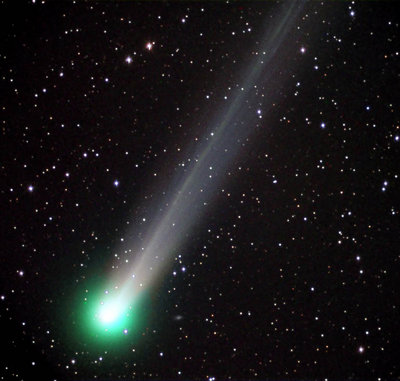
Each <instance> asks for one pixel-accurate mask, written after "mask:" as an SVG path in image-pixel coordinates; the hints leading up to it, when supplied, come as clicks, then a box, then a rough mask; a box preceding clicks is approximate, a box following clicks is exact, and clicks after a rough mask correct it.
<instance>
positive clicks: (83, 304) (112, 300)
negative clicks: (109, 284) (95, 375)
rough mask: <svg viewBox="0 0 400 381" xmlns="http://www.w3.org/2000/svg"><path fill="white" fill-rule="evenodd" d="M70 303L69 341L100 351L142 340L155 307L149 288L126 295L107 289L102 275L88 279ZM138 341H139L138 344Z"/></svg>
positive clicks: (68, 308) (68, 306) (66, 320)
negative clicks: (152, 308) (151, 304)
mask: <svg viewBox="0 0 400 381" xmlns="http://www.w3.org/2000/svg"><path fill="white" fill-rule="evenodd" d="M85 286H86V287H82V288H80V289H79V290H77V293H76V295H75V297H74V298H73V300H70V304H69V305H66V308H67V311H69V313H68V318H67V319H65V318H66V316H65V315H64V317H63V321H65V322H66V323H67V326H66V327H65V328H66V330H65V332H66V334H67V335H68V341H69V342H70V343H71V345H72V346H73V347H74V348H76V346H77V345H78V346H79V345H83V347H84V348H91V349H92V350H93V349H94V348H96V350H98V351H100V352H101V351H104V350H111V348H116V350H117V348H118V350H123V348H124V347H125V344H126V345H127V346H130V345H132V344H134V343H136V344H138V342H139V341H140V338H141V337H142V335H143V331H144V330H145V326H146V325H147V324H148V322H149V321H148V319H149V311H150V310H151V308H150V305H149V302H150V298H149V293H148V291H144V292H142V293H141V294H140V295H128V296H125V297H124V298H123V297H122V296H121V294H120V293H119V291H118V290H115V289H109V290H110V291H106V290H107V288H106V287H105V285H104V283H103V282H102V281H101V279H98V278H97V279H94V280H92V281H87V282H86V285H85ZM136 344H135V345H136Z"/></svg>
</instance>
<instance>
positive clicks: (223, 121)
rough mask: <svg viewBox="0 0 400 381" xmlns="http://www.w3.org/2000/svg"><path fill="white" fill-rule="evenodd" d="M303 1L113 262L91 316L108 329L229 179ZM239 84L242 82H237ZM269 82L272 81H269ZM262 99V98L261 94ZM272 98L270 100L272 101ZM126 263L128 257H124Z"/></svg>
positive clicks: (264, 44) (285, 9) (270, 35)
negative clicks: (141, 230) (257, 89)
mask: <svg viewBox="0 0 400 381" xmlns="http://www.w3.org/2000/svg"><path fill="white" fill-rule="evenodd" d="M303 6H304V1H288V2H287V3H284V4H282V5H280V9H279V10H278V11H277V13H276V15H275V18H273V19H272V21H271V20H269V21H268V27H267V28H266V31H265V32H264V34H263V38H261V39H260V44H259V46H258V47H257V50H258V51H259V52H266V53H265V55H262V54H260V55H255V56H254V58H253V59H252V61H251V62H250V63H249V66H248V68H247V69H245V70H244V71H243V72H242V73H243V74H242V78H243V79H242V81H241V86H238V87H237V88H236V90H235V91H234V92H233V95H232V96H231V98H230V100H228V102H226V101H225V103H224V105H225V106H224V107H223V108H221V110H220V111H219V112H218V113H217V115H216V116H215V117H214V118H213V120H212V121H211V122H210V124H209V126H208V128H207V131H206V132H205V135H204V136H203V139H202V140H200V143H199V144H198V147H197V148H196V149H195V150H194V151H192V152H189V153H188V156H189V157H191V158H193V160H191V165H190V166H189V167H187V168H186V170H185V172H184V175H183V176H181V178H180V179H178V180H176V181H175V182H174V185H173V186H171V188H172V189H171V191H170V192H169V193H167V197H166V198H163V201H162V202H161V201H159V203H160V204H162V207H158V208H157V209H158V210H160V209H162V212H161V213H159V214H158V215H156V216H155V217H154V218H153V222H152V223H151V224H150V227H149V229H148V230H147V231H146V232H145V234H144V235H143V236H142V238H141V240H140V244H138V242H137V241H138V240H137V234H136V235H135V234H134V232H132V234H131V238H128V239H127V241H126V242H125V243H124V245H126V247H129V248H130V250H129V251H130V252H131V253H132V254H131V255H130V257H129V258H128V263H123V264H121V263H118V265H116V266H114V270H113V274H112V276H111V279H110V282H109V284H110V287H109V289H108V290H106V291H105V292H104V294H103V295H102V297H101V298H100V300H99V302H98V306H97V308H95V312H94V317H93V319H94V320H95V321H96V322H97V324H98V325H100V326H101V327H102V329H103V330H104V331H107V330H110V329H111V328H112V327H114V326H118V327H119V328H120V329H121V330H122V331H123V332H124V333H126V332H127V328H126V327H125V326H124V325H122V326H121V321H126V319H127V318H128V317H129V316H131V315H132V314H133V313H134V309H135V308H134V306H135V301H136V300H137V299H138V298H139V297H140V295H141V293H142V292H143V291H144V290H147V289H149V287H151V286H152V285H154V284H155V282H156V281H157V280H159V279H162V276H163V274H164V273H165V272H166V270H168V269H169V268H170V267H171V266H172V262H173V259H174V257H175V256H176V250H177V249H178V248H179V247H180V246H181V245H182V244H183V243H184V242H185V241H186V240H187V239H188V238H189V237H190V234H191V233H192V231H193V228H194V227H195V226H196V224H198V223H199V222H200V221H201V220H202V219H203V218H204V214H205V212H206V210H209V209H208V204H209V203H211V202H212V200H213V198H214V197H215V194H216V193H217V190H218V189H219V187H221V185H222V184H223V183H224V182H225V181H227V179H226V176H225V173H226V171H227V169H228V168H229V165H230V163H232V160H233V158H235V157H236V156H237V155H238V154H239V153H240V152H241V150H242V149H243V144H242V143H243V142H244V141H245V140H246V139H247V138H248V136H249V135H250V134H251V131H252V130H253V129H254V125H255V124H256V121H257V118H259V117H260V113H261V111H260V110H256V107H255V108H254V112H253V113H252V112H251V110H250V111H249V109H250V108H249V105H251V104H252V103H253V104H254V105H256V103H257V102H256V95H255V93H254V86H255V85H257V84H258V85H264V84H265V83H268V81H271V83H275V82H273V81H272V79H273V78H271V77H272V76H273V74H272V73H273V72H274V70H273V69H274V65H275V66H276V63H275V61H276V60H275V59H276V58H277V57H276V56H277V55H278V54H279V48H281V47H282V45H283V44H284V42H285V41H286V40H287V39H288V38H290V32H291V30H292V28H293V26H294V24H295V22H296V20H297V18H298V16H299V14H300V13H301V10H302V8H303ZM239 83H240V81H239ZM266 87H268V86H266ZM271 94H272V90H271V91H269V92H268V90H267V91H266V92H265V97H267V99H266V98H265V97H264V99H263V102H264V103H265V102H266V101H268V97H269V100H271ZM257 99H258V98H257ZM270 103H272V102H270ZM125 262H126V261H125Z"/></svg>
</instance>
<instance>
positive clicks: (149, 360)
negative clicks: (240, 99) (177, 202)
mask: <svg viewBox="0 0 400 381" xmlns="http://www.w3.org/2000/svg"><path fill="white" fill-rule="evenodd" d="M278 7H279V5H277V4H276V3H274V2H261V1H258V2H234V1H230V2H205V3H200V2H142V3H139V2H41V1H38V0H37V1H36V2H21V3H20V4H19V5H18V7H17V6H16V4H15V3H14V2H11V1H2V2H1V7H0V15H1V16H0V17H1V33H2V35H1V41H2V44H1V54H0V67H1V94H2V96H1V119H0V120H1V146H0V158H1V159H0V160H1V162H0V169H1V188H0V200H1V225H0V232H1V233H0V234H1V243H2V245H1V257H0V258H1V283H0V287H1V288H0V298H1V299H0V318H1V327H2V333H1V343H2V349H3V354H2V356H1V357H0V359H1V361H0V379H2V380H33V379H35V380H60V381H62V380H93V379H101V380H118V379H139V380H144V379H159V380H210V381H213V380H249V379H274V380H325V379H326V380H398V379H400V371H399V361H398V360H399V355H400V353H399V350H398V345H399V343H398V340H399V329H400V326H399V325H400V324H399V308H400V303H399V293H398V285H399V281H398V270H399V266H398V264H399V233H400V229H399V212H400V204H399V159H400V156H399V150H400V120H399V119H400V117H399V99H400V94H399V51H400V47H399V39H398V38H399V16H396V12H397V13H398V11H399V3H397V2H361V1H356V2H333V1H331V2H317V1H316V2H309V3H308V4H306V5H305V7H304V9H303V11H302V14H301V17H300V18H299V19H298V20H297V22H296V24H295V25H294V27H293V29H292V32H291V33H290V36H289V38H288V40H287V41H286V42H285V43H284V44H283V45H282V46H281V47H280V49H279V52H278V54H277V57H276V59H275V61H272V63H271V66H270V67H271V68H273V70H275V71H276V73H277V74H276V76H275V81H274V83H273V86H274V91H273V92H272V94H273V95H271V96H268V97H263V92H264V91H266V89H268V86H269V85H270V86H271V84H270V83H264V82H261V83H260V84H259V86H258V89H257V92H256V95H257V97H256V98H257V99H258V100H259V102H258V103H257V104H250V103H249V104H248V107H249V113H253V115H254V112H255V110H257V109H259V110H260V113H261V114H262V119H259V120H258V122H257V123H253V122H252V123H251V124H249V125H248V126H245V127H246V128H250V129H253V130H254V132H252V133H251V134H250V135H249V138H248V139H247V141H246V142H245V144H244V147H243V149H242V150H241V152H240V153H239V154H238V155H237V156H236V157H235V158H234V159H233V160H232V163H231V166H230V168H229V169H228V170H227V172H226V173H225V174H223V176H222V174H220V177H222V178H220V179H216V181H219V182H220V186H219V188H218V192H217V193H216V194H215V195H214V198H213V200H212V202H211V203H210V205H209V207H208V209H207V212H206V213H205V215H204V217H203V218H202V219H201V221H199V223H198V225H197V226H196V229H195V230H194V231H193V232H191V234H190V236H189V237H187V239H186V240H185V242H184V243H183V244H182V246H181V247H180V248H178V249H177V255H176V260H175V261H174V263H173V264H172V265H171V269H170V271H168V273H167V275H165V276H164V277H163V279H162V280H160V282H159V284H158V285H157V287H156V288H155V289H154V290H152V293H151V298H150V299H151V303H150V304H151V311H150V312H149V315H150V317H149V319H148V321H147V322H146V323H145V326H144V327H143V332H142V334H141V337H140V339H139V340H137V339H135V340H132V341H131V342H129V340H128V342H126V341H125V342H124V344H121V345H120V346H119V345H116V344H115V343H114V344H113V345H112V346H111V345H110V348H107V347H104V345H102V346H100V345H99V347H98V348H96V345H93V344H92V345H88V344H87V343H85V342H84V341H83V340H80V338H79V337H76V334H74V332H73V331H71V330H70V329H69V327H70V324H69V323H71V322H68V320H69V319H70V318H71V316H73V317H74V319H79V316H78V314H77V313H76V312H75V311H74V308H75V307H74V304H73V303H72V302H71V300H72V299H73V296H72V295H74V293H76V292H79V290H82V289H84V288H85V287H87V282H90V281H92V280H93V279H95V280H96V281H98V282H101V280H102V279H105V278H107V276H108V271H109V269H110V267H111V266H112V263H113V262H112V259H113V252H114V250H115V247H117V246H118V242H119V241H120V239H121V237H122V236H123V235H124V232H125V231H126V230H127V228H128V227H133V226H136V227H138V228H140V229H145V228H146V224H147V223H148V221H151V218H152V215H153V213H154V211H155V210H156V209H157V208H158V204H159V203H158V199H159V197H160V195H161V194H162V193H163V192H164V191H166V190H167V189H171V187H173V186H174V184H173V178H174V174H175V173H177V172H179V171H185V169H184V168H183V167H182V166H181V163H183V162H185V161H186V160H187V159H188V153H187V152H190V148H191V147H192V146H193V147H194V148H195V147H196V140H195V138H196V137H199V138H201V136H202V134H203V133H204V131H206V129H207V128H208V127H209V125H208V124H207V123H210V121H212V119H213V118H212V117H213V116H216V115H218V111H219V110H220V109H221V108H222V105H223V104H224V102H227V101H229V100H225V99H224V96H225V95H227V94H229V91H230V90H229V88H236V87H238V86H239V87H240V86H241V83H242V82H243V77H242V76H243V73H244V72H245V70H246V68H247V67H248V64H249V63H250V62H251V57H254V55H256V54H262V52H259V51H258V49H259V48H260V46H261V45H262V44H261V42H260V40H259V39H260V36H262V35H263V33H262V32H263V30H264V29H265V26H266V25H268V23H269V22H270V20H271V16H273V15H274V14H275V13H276V9H277V8H278ZM149 43H150V44H151V46H147V44H149ZM148 47H150V49H149V48H148ZM183 173H184V172H183ZM143 219H145V221H144V220H143ZM179 255H180V257H179ZM183 268H185V271H183V270H182V269H183ZM173 272H175V275H173ZM70 302H71V303H70Z"/></svg>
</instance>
